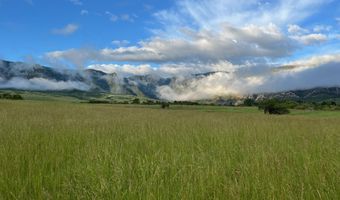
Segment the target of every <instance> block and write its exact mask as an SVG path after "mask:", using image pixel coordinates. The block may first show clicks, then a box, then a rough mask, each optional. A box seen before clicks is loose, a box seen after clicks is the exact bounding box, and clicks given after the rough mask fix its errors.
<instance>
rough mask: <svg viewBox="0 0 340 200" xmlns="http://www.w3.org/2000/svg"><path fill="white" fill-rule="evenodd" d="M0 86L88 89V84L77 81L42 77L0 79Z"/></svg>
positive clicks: (30, 88)
mask: <svg viewBox="0 0 340 200" xmlns="http://www.w3.org/2000/svg"><path fill="white" fill-rule="evenodd" d="M0 88H15V89H22V90H41V91H45V90H73V89H77V90H83V91H86V90H89V89H90V86H88V85H87V84H85V83H83V82H77V81H55V80H48V79H44V78H33V79H23V78H12V79H10V80H8V81H1V82H0Z"/></svg>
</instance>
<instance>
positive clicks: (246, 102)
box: [243, 98, 256, 106]
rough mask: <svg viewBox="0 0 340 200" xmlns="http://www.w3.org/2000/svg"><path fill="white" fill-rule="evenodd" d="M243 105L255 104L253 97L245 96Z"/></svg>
mask: <svg viewBox="0 0 340 200" xmlns="http://www.w3.org/2000/svg"><path fill="white" fill-rule="evenodd" d="M243 105H244V106H255V105H256V102H255V100H254V99H250V98H247V99H245V100H244V102H243Z"/></svg>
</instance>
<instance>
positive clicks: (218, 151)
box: [0, 100, 340, 200]
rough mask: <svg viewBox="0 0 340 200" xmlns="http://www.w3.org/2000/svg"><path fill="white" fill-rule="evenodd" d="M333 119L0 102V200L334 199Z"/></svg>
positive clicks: (339, 166)
mask: <svg viewBox="0 0 340 200" xmlns="http://www.w3.org/2000/svg"><path fill="white" fill-rule="evenodd" d="M320 113H331V114H330V115H322V114H320ZM338 113H339V112H321V111H320V112H307V111H306V112H305V111H298V112H295V111H293V113H292V114H290V115H284V116H270V115H264V114H263V112H261V111H259V110H258V109H257V108H256V107H254V108H248V107H245V108H227V107H216V106H185V105H184V106H170V109H165V110H164V109H161V108H160V107H159V106H146V105H138V106H137V105H109V104H108V105H106V104H105V105H96V104H80V103H67V102H54V101H50V102H36V101H6V100H2V101H0V169H1V170H0V199H204V200H205V199H339V197H340V188H339V177H340V174H339V173H340V161H339V158H340V152H339V151H340V148H339V137H340V131H339V130H340V116H339V115H337V114H338Z"/></svg>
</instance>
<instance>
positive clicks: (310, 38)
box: [292, 33, 328, 45]
mask: <svg viewBox="0 0 340 200" xmlns="http://www.w3.org/2000/svg"><path fill="white" fill-rule="evenodd" d="M292 38H294V39H296V40H297V41H299V42H301V43H302V44H305V45H311V44H318V43H322V42H325V41H327V39H328V38H327V36H326V35H324V34H321V33H317V34H315V33H313V34H308V35H301V36H293V37H292Z"/></svg>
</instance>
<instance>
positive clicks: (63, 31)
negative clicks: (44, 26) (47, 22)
mask: <svg viewBox="0 0 340 200" xmlns="http://www.w3.org/2000/svg"><path fill="white" fill-rule="evenodd" d="M78 29H79V26H78V25H76V24H67V25H66V26H65V27H63V28H59V29H58V28H57V29H53V30H52V33H53V34H56V35H71V34H73V33H75V32H76V31H77V30H78Z"/></svg>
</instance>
